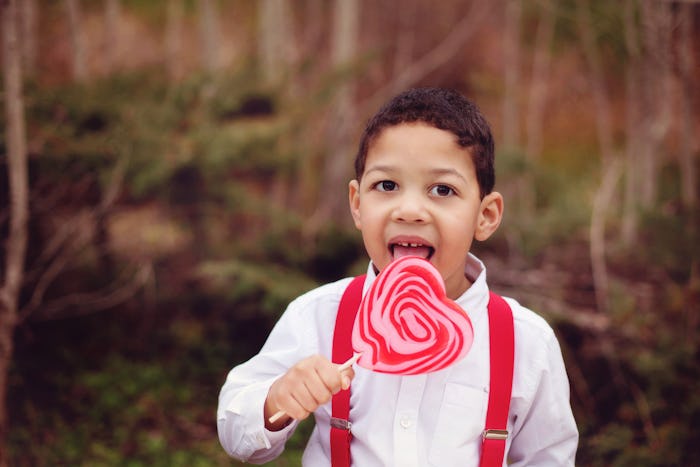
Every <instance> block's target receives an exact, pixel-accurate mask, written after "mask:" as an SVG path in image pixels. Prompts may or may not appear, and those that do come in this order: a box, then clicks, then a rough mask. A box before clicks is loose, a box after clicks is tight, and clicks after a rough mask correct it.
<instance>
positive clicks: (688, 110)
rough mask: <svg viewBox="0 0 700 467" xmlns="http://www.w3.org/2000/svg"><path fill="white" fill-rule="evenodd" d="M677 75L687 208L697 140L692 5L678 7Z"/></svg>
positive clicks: (691, 202) (692, 201)
mask: <svg viewBox="0 0 700 467" xmlns="http://www.w3.org/2000/svg"><path fill="white" fill-rule="evenodd" d="M680 8H681V10H680V15H679V16H680V21H681V26H680V27H681V32H680V44H679V49H680V57H679V58H680V74H681V86H682V89H683V98H682V99H681V134H680V140H681V141H680V154H679V159H680V166H681V199H682V200H683V204H684V205H685V206H686V207H688V208H694V207H695V206H696V205H697V202H698V200H697V192H698V182H697V173H696V168H695V161H694V160H693V152H694V150H695V147H696V144H697V141H696V135H695V114H694V112H693V103H694V102H695V86H696V85H697V82H696V77H695V76H694V74H693V70H694V69H695V59H694V57H695V54H696V53H698V52H695V54H694V51H693V26H694V24H693V23H694V21H693V18H694V17H693V5H690V4H687V3H686V4H683V5H681V6H680Z"/></svg>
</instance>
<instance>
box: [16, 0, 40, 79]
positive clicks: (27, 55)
mask: <svg viewBox="0 0 700 467" xmlns="http://www.w3.org/2000/svg"><path fill="white" fill-rule="evenodd" d="M20 8H21V10H20V17H21V20H22V21H21V23H22V33H21V34H20V37H21V39H22V40H21V44H22V58H23V63H22V64H23V71H24V75H25V76H34V74H35V73H36V66H37V56H38V50H39V45H38V44H39V7H38V6H37V0H24V1H22V2H20Z"/></svg>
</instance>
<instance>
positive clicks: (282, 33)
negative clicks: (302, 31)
mask: <svg viewBox="0 0 700 467" xmlns="http://www.w3.org/2000/svg"><path fill="white" fill-rule="evenodd" d="M291 26H292V23H291V8H290V6H289V3H288V0H261V2H260V3H259V7H258V36H259V41H258V44H259V49H258V57H259V59H260V68H261V71H262V75H263V78H264V80H265V82H266V83H267V84H272V85H276V84H279V83H280V81H281V79H282V78H283V77H284V76H285V74H286V73H287V71H288V69H287V68H288V66H289V65H290V64H291V63H294V62H295V61H296V59H297V55H298V53H297V50H296V44H295V41H294V37H293V33H292V32H293V31H292V27H291Z"/></svg>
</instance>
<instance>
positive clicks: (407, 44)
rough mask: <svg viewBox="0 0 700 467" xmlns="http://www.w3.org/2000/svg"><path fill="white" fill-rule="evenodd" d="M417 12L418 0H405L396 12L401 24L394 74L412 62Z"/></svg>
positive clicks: (397, 39)
mask: <svg viewBox="0 0 700 467" xmlns="http://www.w3.org/2000/svg"><path fill="white" fill-rule="evenodd" d="M417 12H418V2H417V1H416V0H404V1H403V2H402V7H401V8H400V9H399V11H398V12H396V14H397V15H398V16H399V26H398V34H397V38H396V51H395V53H394V71H393V75H394V76H398V75H399V74H400V73H401V71H402V70H404V69H405V68H406V67H407V66H408V65H409V64H410V63H411V62H412V59H413V48H414V45H415V36H416V33H415V25H416V21H417V17H416V14H417Z"/></svg>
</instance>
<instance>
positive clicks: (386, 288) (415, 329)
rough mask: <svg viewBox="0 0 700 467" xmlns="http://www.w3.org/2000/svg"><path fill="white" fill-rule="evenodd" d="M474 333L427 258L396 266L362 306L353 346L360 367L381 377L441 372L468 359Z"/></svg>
mask: <svg viewBox="0 0 700 467" xmlns="http://www.w3.org/2000/svg"><path fill="white" fill-rule="evenodd" d="M473 340H474V331H473V328H472V324H471V320H470V319H469V317H468V316H467V314H466V312H465V311H464V310H463V309H462V308H461V307H460V306H459V305H457V304H456V303H455V302H454V301H452V300H450V299H449V298H448V297H447V296H446V295H445V284H444V282H443V280H442V277H441V276H440V273H439V272H438V271H437V269H435V267H434V266H433V265H432V264H430V262H428V261H426V260H425V259H423V258H419V257H415V256H407V257H403V258H400V259H397V260H395V261H394V262H392V263H391V264H389V266H387V267H386V268H385V270H384V271H382V272H381V274H379V276H378V277H377V279H376V280H375V281H374V283H373V284H372V286H371V287H370V289H369V291H368V292H367V293H366V294H365V296H364V297H363V299H362V303H361V304H360V309H359V311H358V313H357V318H356V319H355V324H354V326H353V330H352V346H353V349H354V350H355V352H359V353H361V354H362V355H361V356H360V359H359V360H358V362H357V363H358V365H360V366H362V367H364V368H368V369H371V370H374V371H378V372H381V373H392V374H401V375H415V374H422V373H430V372H433V371H438V370H441V369H443V368H445V367H447V366H449V365H451V364H452V363H454V362H456V361H458V360H459V359H461V358H462V357H464V356H465V355H466V354H467V352H468V351H469V349H470V348H471V344H472V341H473Z"/></svg>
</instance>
